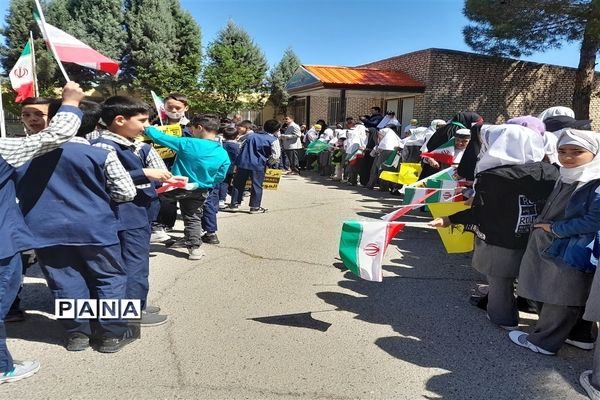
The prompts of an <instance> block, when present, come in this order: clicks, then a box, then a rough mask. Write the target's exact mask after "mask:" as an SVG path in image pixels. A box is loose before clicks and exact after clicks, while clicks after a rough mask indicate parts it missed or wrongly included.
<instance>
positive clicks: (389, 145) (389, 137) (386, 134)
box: [377, 128, 404, 150]
mask: <svg viewBox="0 0 600 400" xmlns="http://www.w3.org/2000/svg"><path fill="white" fill-rule="evenodd" d="M379 134H380V135H381V134H383V137H382V139H381V141H380V142H379V144H378V145H377V148H378V149H379V150H394V149H395V148H396V147H404V146H403V145H402V142H401V141H400V137H398V135H397V134H396V132H394V131H393V130H392V129H390V128H383V129H381V130H380V131H379Z"/></svg>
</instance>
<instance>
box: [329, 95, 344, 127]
mask: <svg viewBox="0 0 600 400" xmlns="http://www.w3.org/2000/svg"><path fill="white" fill-rule="evenodd" d="M344 100H345V99H344ZM342 105H343V106H344V107H342ZM345 108H346V107H345V104H342V99H341V98H340V97H329V98H328V99H327V121H329V123H330V124H332V125H333V124H336V123H338V122H343V121H344V118H345V117H346V116H345V115H342V112H343V109H345Z"/></svg>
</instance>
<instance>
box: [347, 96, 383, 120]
mask: <svg viewBox="0 0 600 400" xmlns="http://www.w3.org/2000/svg"><path fill="white" fill-rule="evenodd" d="M384 105H385V104H384V102H383V99H369V98H363V97H348V98H347V99H346V117H354V118H358V117H360V116H362V115H371V107H379V108H381V109H382V110H383V106H384Z"/></svg>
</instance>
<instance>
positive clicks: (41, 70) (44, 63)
mask: <svg viewBox="0 0 600 400" xmlns="http://www.w3.org/2000/svg"><path fill="white" fill-rule="evenodd" d="M34 8H35V1H34V0H12V1H11V2H10V4H9V7H8V12H7V13H6V17H5V27H4V29H2V31H1V32H2V35H3V36H4V40H5V44H4V45H3V46H1V47H0V54H1V63H2V68H4V71H6V73H8V72H9V71H10V70H11V69H12V67H13V66H14V65H15V63H16V62H17V60H18V59H19V57H20V56H21V51H22V50H23V47H25V43H26V42H27V40H29V31H33V33H34V37H35V38H37V39H36V40H34V47H35V55H36V60H37V76H38V82H39V87H40V91H41V92H42V93H48V92H50V91H51V90H52V88H54V87H55V86H56V85H57V84H58V79H57V76H56V71H57V67H56V62H55V61H54V59H53V58H52V55H51V54H50V52H49V51H47V50H46V46H45V44H44V41H43V40H42V39H41V34H40V33H39V30H38V27H37V24H36V23H35V21H34V20H33V17H32V11H33V9H34Z"/></svg>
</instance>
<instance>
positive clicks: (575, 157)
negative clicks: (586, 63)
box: [510, 129, 600, 381]
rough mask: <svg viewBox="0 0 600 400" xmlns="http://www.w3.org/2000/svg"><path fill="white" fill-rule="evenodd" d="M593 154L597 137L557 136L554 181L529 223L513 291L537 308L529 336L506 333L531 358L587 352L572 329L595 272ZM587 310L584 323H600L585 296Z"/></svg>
mask: <svg viewBox="0 0 600 400" xmlns="http://www.w3.org/2000/svg"><path fill="white" fill-rule="evenodd" d="M599 152H600V134H598V133H596V132H591V131H580V130H575V129H563V130H562V131H560V132H559V139H558V155H559V160H560V162H561V164H562V167H561V168H560V179H559V181H558V182H557V184H556V187H555V188H554V190H553V191H552V194H551V195H550V196H549V197H548V201H547V202H546V206H545V207H544V209H543V211H542V212H541V213H540V215H539V216H538V217H537V219H536V221H535V224H534V228H535V229H534V230H533V231H532V233H531V236H530V238H529V242H528V244H527V250H526V252H525V255H524V256H523V260H522V262H521V271H520V273H519V287H518V288H517V293H518V294H519V295H520V296H523V297H526V298H528V299H531V300H534V301H537V302H539V303H543V306H542V308H541V312H540V315H539V319H538V322H537V323H536V327H535V330H534V331H533V333H531V334H529V335H528V334H526V333H524V332H520V331H515V332H511V333H510V339H511V340H512V341H513V342H514V343H516V344H517V345H519V346H522V347H526V348H529V349H530V350H532V351H534V352H536V353H542V354H547V355H551V354H555V353H556V352H557V351H558V350H559V349H560V348H561V347H562V345H563V343H565V342H566V343H568V344H571V345H574V346H577V347H580V348H583V349H588V350H590V349H591V348H592V347H593V342H594V340H593V338H592V337H591V333H590V325H587V332H586V331H584V330H582V329H575V330H573V328H574V327H575V326H577V327H578V328H581V327H582V325H581V324H580V323H579V319H580V317H581V316H582V314H583V311H584V306H585V305H586V301H587V300H588V294H589V293H590V286H591V284H592V280H593V276H594V271H595V269H596V265H595V263H593V262H592V261H591V255H592V254H591V253H592V248H593V244H594V242H595V240H596V239H597V234H598V231H600V154H599ZM598 285H600V282H598ZM597 289H600V288H597ZM588 305H589V309H587V310H586V319H590V320H592V321H598V320H600V298H599V297H598V292H595V294H594V296H593V297H592V296H590V301H589V302H588ZM583 328H586V325H583ZM598 381H600V379H598Z"/></svg>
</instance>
